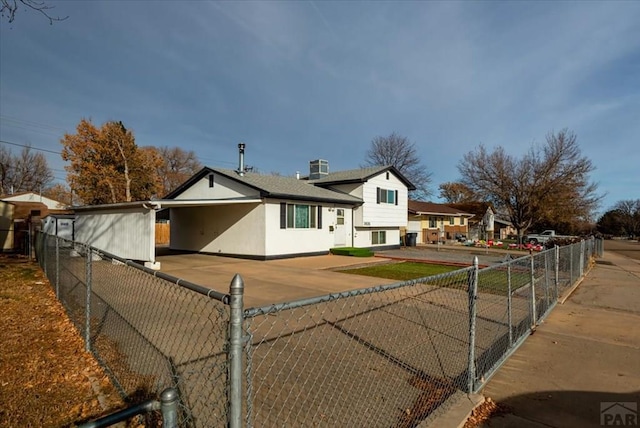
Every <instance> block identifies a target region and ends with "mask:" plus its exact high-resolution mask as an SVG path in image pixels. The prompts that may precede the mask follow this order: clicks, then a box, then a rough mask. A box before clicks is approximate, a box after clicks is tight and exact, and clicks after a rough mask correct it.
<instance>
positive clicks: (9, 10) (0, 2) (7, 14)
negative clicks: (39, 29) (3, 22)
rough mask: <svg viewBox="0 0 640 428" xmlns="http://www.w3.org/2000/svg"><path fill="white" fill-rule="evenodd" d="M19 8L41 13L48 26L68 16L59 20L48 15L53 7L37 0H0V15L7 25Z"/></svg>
mask: <svg viewBox="0 0 640 428" xmlns="http://www.w3.org/2000/svg"><path fill="white" fill-rule="evenodd" d="M21 6H24V8H25V9H31V10H34V11H36V12H39V13H41V14H42V15H44V17H45V18H47V19H48V20H49V24H50V25H53V21H64V20H65V19H67V18H68V16H65V17H64V18H61V17H59V16H52V15H50V12H49V11H50V10H51V9H54V8H55V6H51V5H48V4H47V3H46V2H44V1H39V0H0V15H1V16H2V17H3V18H7V20H8V21H9V23H12V22H13V21H14V20H15V19H16V12H18V9H19V8H20V7H21Z"/></svg>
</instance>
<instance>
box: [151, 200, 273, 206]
mask: <svg viewBox="0 0 640 428" xmlns="http://www.w3.org/2000/svg"><path fill="white" fill-rule="evenodd" d="M261 202H262V199H255V198H251V199H193V200H179V199H163V200H158V201H153V203H154V204H156V205H157V206H158V208H156V209H162V208H179V207H204V206H211V205H235V204H259V203H261Z"/></svg>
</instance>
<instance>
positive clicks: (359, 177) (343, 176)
mask: <svg viewBox="0 0 640 428" xmlns="http://www.w3.org/2000/svg"><path fill="white" fill-rule="evenodd" d="M385 171H391V172H393V174H395V175H396V177H398V178H399V179H400V181H402V182H403V183H404V184H406V186H407V188H408V189H409V190H415V188H416V187H415V186H414V185H413V183H411V182H410V181H409V180H408V179H407V177H405V176H404V175H402V173H400V171H398V170H397V169H396V168H394V167H393V166H391V165H382V166H370V167H365V168H358V169H349V170H346V171H337V172H332V173H330V174H329V175H327V176H326V177H322V178H319V179H317V180H309V182H311V183H313V184H316V185H318V186H329V185H331V184H340V183H364V182H365V181H367V180H369V179H370V178H371V177H374V176H376V175H378V174H381V173H383V172H385Z"/></svg>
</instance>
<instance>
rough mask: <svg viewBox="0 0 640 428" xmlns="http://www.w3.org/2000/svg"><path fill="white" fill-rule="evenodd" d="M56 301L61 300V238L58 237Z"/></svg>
mask: <svg viewBox="0 0 640 428" xmlns="http://www.w3.org/2000/svg"><path fill="white" fill-rule="evenodd" d="M56 299H58V300H59V299H60V238H58V237H57V236H56Z"/></svg>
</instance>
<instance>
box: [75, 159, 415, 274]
mask: <svg viewBox="0 0 640 428" xmlns="http://www.w3.org/2000/svg"><path fill="white" fill-rule="evenodd" d="M243 165H244V163H243V161H241V162H240V165H239V167H238V169H237V170H232V169H222V168H209V167H204V168H202V169H201V170H200V171H199V172H197V173H196V174H194V175H193V176H192V177H191V178H189V179H188V180H187V181H186V182H185V183H183V184H182V185H181V186H180V187H178V188H177V189H176V190H174V191H173V192H171V193H170V194H168V195H167V196H165V197H164V198H163V199H160V200H153V201H139V202H131V203H120V204H112V205H99V206H87V207H78V208H76V209H75V212H76V216H77V218H76V239H77V240H78V241H80V242H84V243H88V244H90V245H93V246H95V247H97V248H100V249H102V250H104V251H107V252H110V253H112V254H114V255H117V256H120V257H123V258H128V259H133V260H139V261H144V262H147V263H148V265H150V266H152V267H157V266H156V261H155V251H154V250H155V247H154V241H155V237H154V233H155V232H154V227H153V226H154V224H155V219H156V213H157V212H159V211H163V210H168V211H169V219H170V221H169V223H170V239H169V248H170V249H172V250H180V251H189V252H199V253H207V254H217V255H225V256H231V257H240V258H250V259H257V260H269V259H277V258H287V257H297V256H303V255H319V254H327V253H328V252H329V250H330V249H331V248H333V247H366V248H372V249H389V248H398V247H399V246H400V229H401V228H405V227H406V225H407V206H408V192H409V190H413V189H414V186H413V184H412V183H411V182H410V181H409V180H407V178H405V177H404V176H403V175H402V174H401V173H400V172H399V171H398V170H397V169H396V168H394V167H393V166H380V167H371V168H360V169H354V170H349V171H339V172H332V173H329V169H328V163H327V162H326V161H322V160H319V161H312V162H310V174H309V175H308V176H305V177H283V176H276V175H261V174H256V173H252V172H245V171H244V170H245V168H244V166H243Z"/></svg>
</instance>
